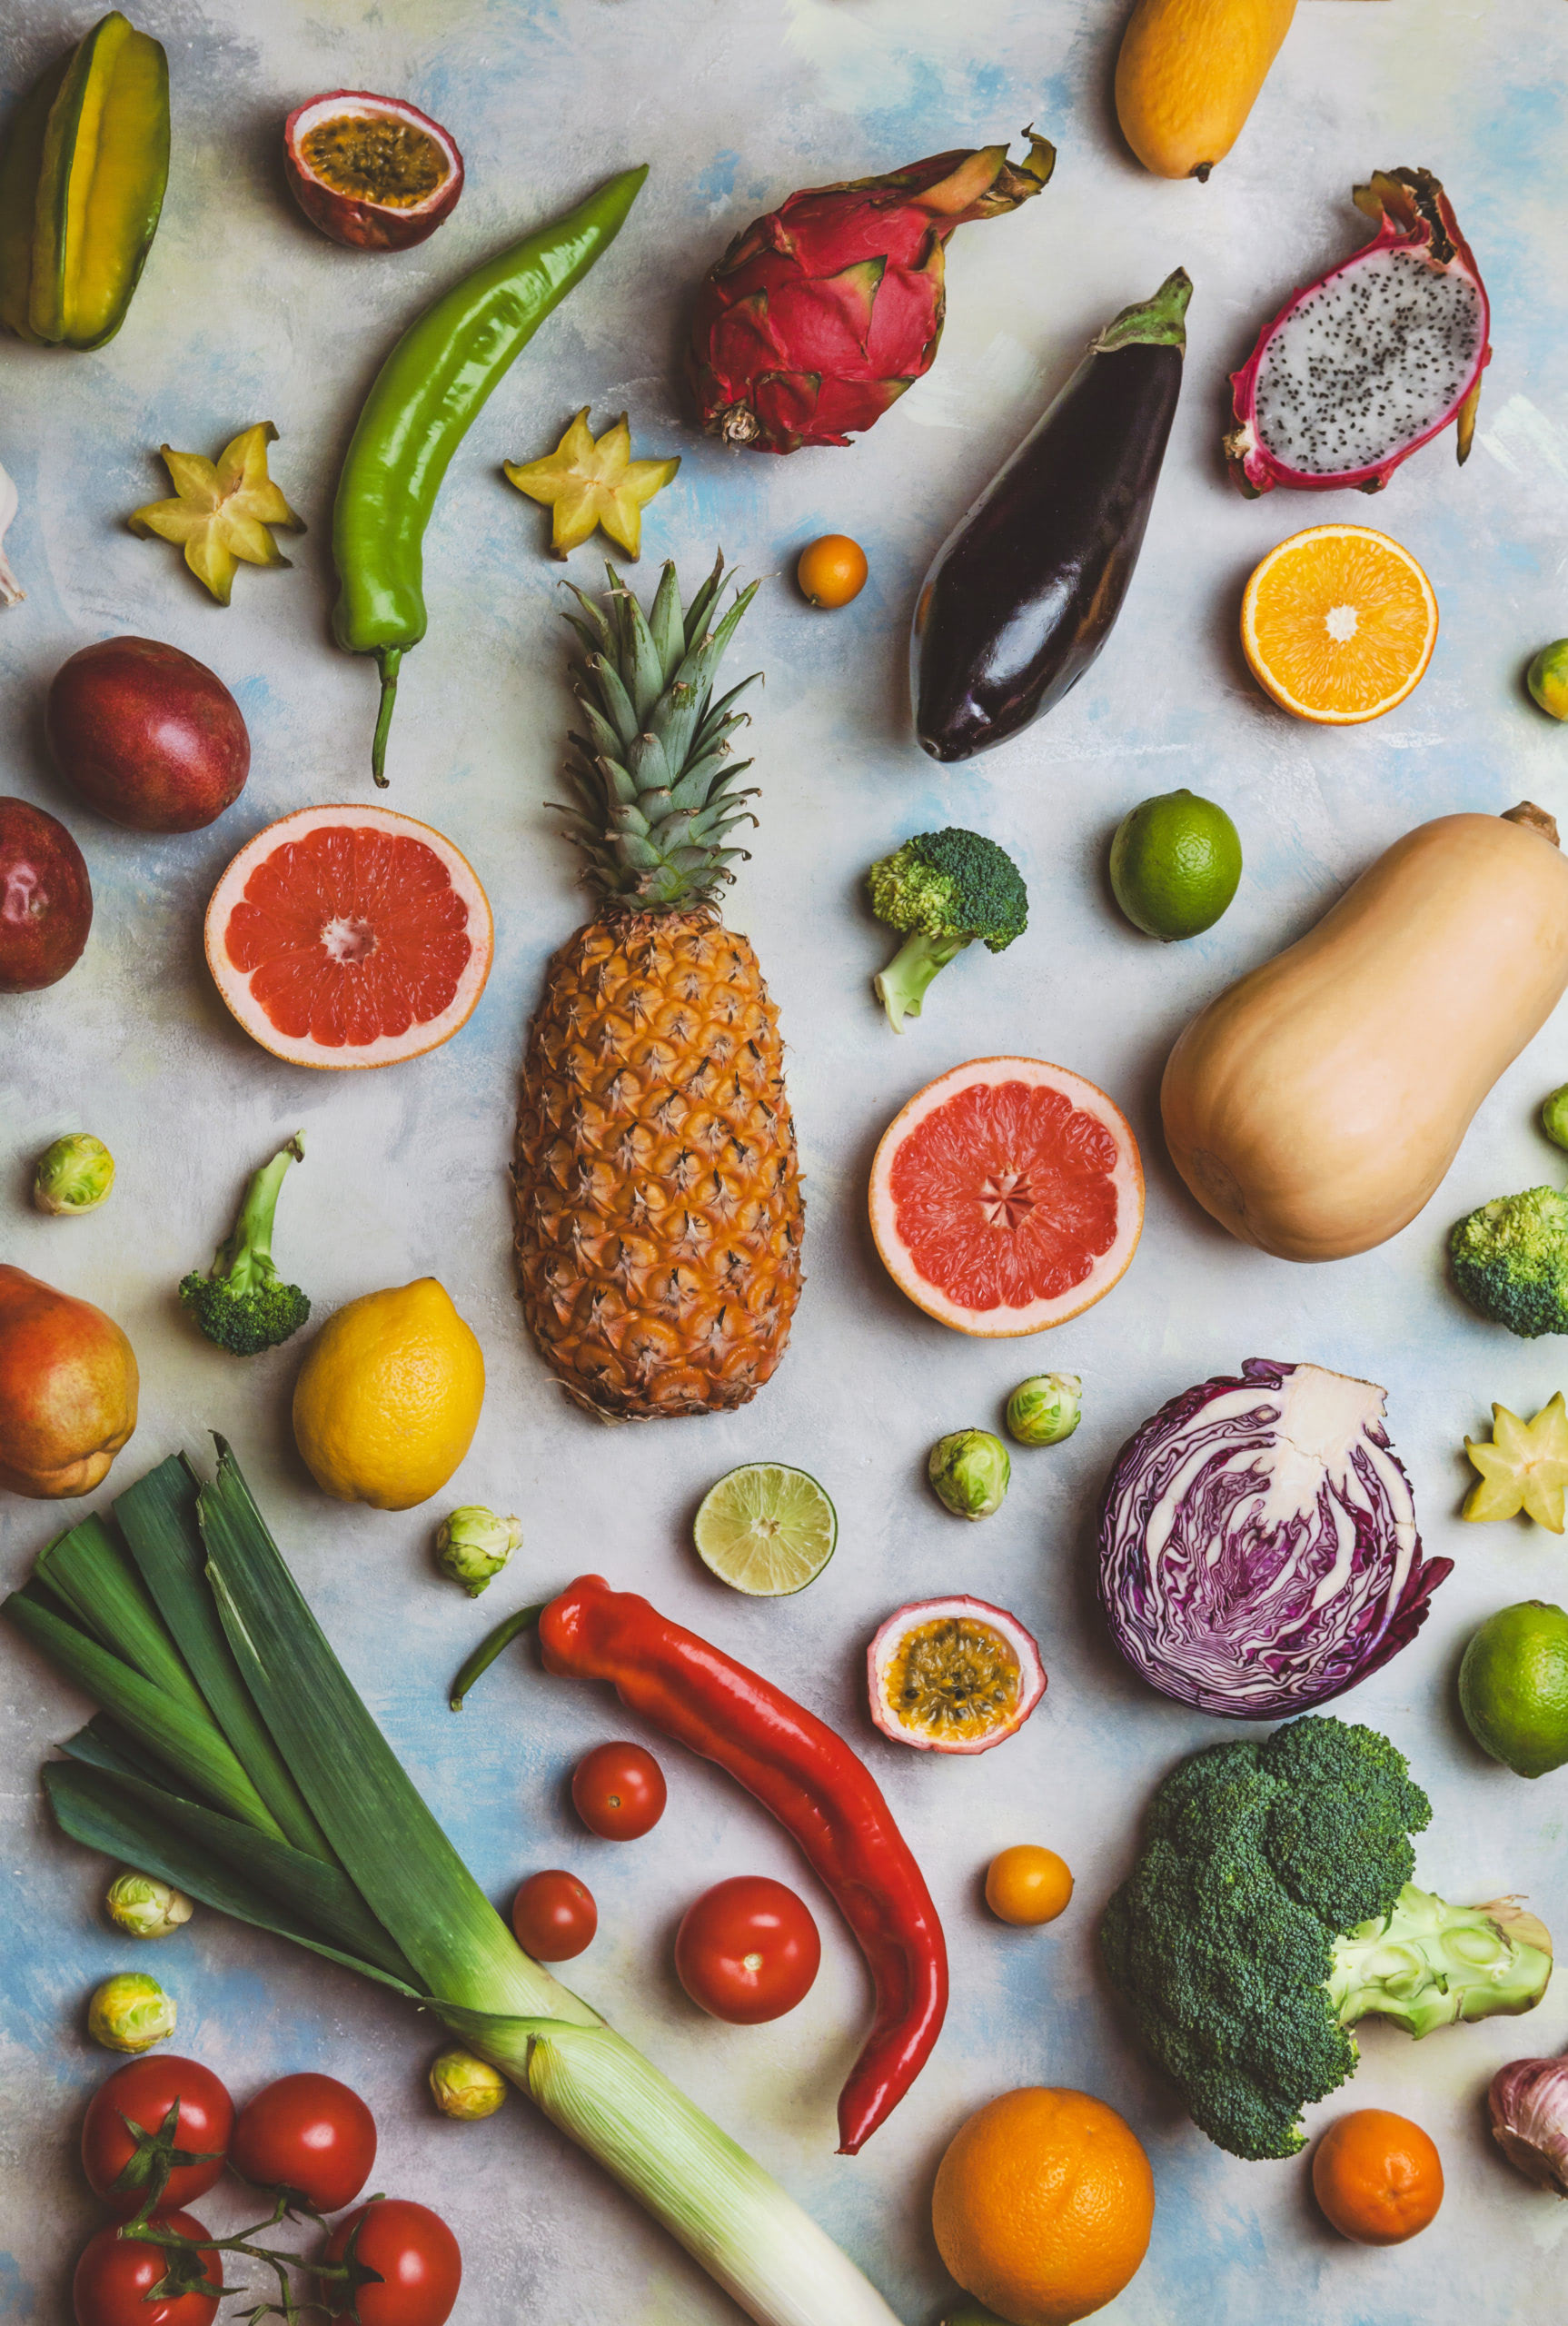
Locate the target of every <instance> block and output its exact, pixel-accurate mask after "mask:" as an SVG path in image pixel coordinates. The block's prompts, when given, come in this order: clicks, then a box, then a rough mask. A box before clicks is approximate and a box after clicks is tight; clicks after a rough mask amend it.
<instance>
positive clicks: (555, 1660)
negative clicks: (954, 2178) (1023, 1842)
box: [539, 1575, 948, 2156]
mask: <svg viewBox="0 0 1568 2326" xmlns="http://www.w3.org/2000/svg"><path fill="white" fill-rule="evenodd" d="M539 1637H540V1644H541V1647H542V1648H543V1650H544V1668H545V1670H546V1671H547V1672H556V1673H561V1674H565V1675H569V1676H570V1677H571V1678H573V1679H578V1680H608V1681H610V1683H611V1685H613V1687H614V1689H615V1692H616V1694H617V1695H619V1696H620V1701H621V1703H622V1704H623V1705H629V1706H630V1709H631V1710H632V1711H633V1712H636V1713H640V1714H641V1715H642V1717H643V1719H644V1720H646V1721H648V1722H649V1723H650V1725H652V1726H653V1727H655V1728H657V1729H659V1730H660V1732H661V1734H662V1735H666V1736H670V1737H673V1738H674V1739H675V1741H676V1743H677V1744H685V1745H687V1746H688V1747H689V1748H690V1750H691V1751H692V1752H693V1753H700V1754H701V1755H702V1757H703V1759H704V1760H708V1761H717V1762H718V1764H719V1767H720V1768H721V1769H727V1770H728V1771H729V1774H730V1775H731V1776H732V1777H734V1778H735V1779H736V1780H737V1782H738V1783H739V1784H743V1785H744V1786H745V1788H746V1790H747V1792H748V1793H749V1794H755V1796H756V1798H757V1799H758V1800H759V1802H760V1803H761V1804H762V1805H763V1807H764V1808H765V1809H769V1810H771V1812H772V1814H773V1815H774V1816H775V1817H776V1818H777V1819H778V1820H779V1824H781V1825H782V1826H783V1827H784V1829H785V1831H786V1832H787V1833H789V1834H792V1835H793V1837H794V1839H795V1840H796V1841H797V1842H798V1843H799V1845H800V1847H801V1849H802V1850H803V1851H804V1852H805V1854H806V1855H807V1857H808V1858H809V1861H810V1863H811V1865H812V1867H813V1868H814V1870H815V1872H816V1873H817V1874H818V1875H819V1877H820V1879H821V1881H822V1882H823V1883H824V1884H826V1886H827V1887H828V1889H829V1891H831V1893H832V1894H833V1899H834V1902H835V1904H837V1905H838V1907H839V1912H840V1913H842V1915H843V1917H844V1919H845V1921H846V1922H847V1923H849V1927H850V1929H851V1930H852V1931H853V1932H854V1933H855V1936H856V1938H857V1940H858V1942H859V1945H860V1951H861V1953H863V1954H864V1955H865V1957H866V1961H867V1963H868V1965H869V1966H870V1972H871V1978H872V1982H873V1984H874V1986H875V1988H876V1993H877V2016H876V2020H875V2022H874V2023H873V2025H872V2028H871V2033H870V2034H869V2035H868V2037H867V2039H866V2043H865V2045H864V2048H863V2049H862V2051H861V2053H860V2056H859V2058H858V2060H857V2061H856V2063H855V2064H854V2066H853V2068H851V2070H850V2071H849V2082H847V2083H846V2084H845V2086H844V2089H843V2091H842V2092H840V2093H839V2154H840V2155H841V2156H853V2155H854V2154H855V2152H856V2151H857V2150H858V2148H859V2147H860V2145H861V2143H862V2142H864V2141H867V2140H868V2139H869V2138H870V2136H871V2134H872V2133H873V2132H875V2131H876V2129H877V2127H878V2124H879V2123H881V2122H883V2120H884V2119H885V2118H886V2117H887V2116H888V2115H889V2114H890V2113H891V2112H892V2111H893V2109H895V2108H896V2107H897V2106H898V2102H899V2101H900V2100H901V2099H902V2098H903V2096H904V2094H905V2092H908V2089H909V2086H910V2085H911V2084H912V2083H913V2082H914V2081H915V2078H916V2077H917V2076H918V2074H919V2073H920V2070H921V2069H922V2067H924V2065H925V2063H926V2060H927V2057H928V2054H929V2052H930V2049H931V2046H932V2044H933V2043H935V2042H936V2040H937V2037H938V2033H940V2031H941V2025H942V2019H943V2015H944V2013H946V2011H947V2008H948V1950H947V1947H946V1945H945V1944H944V1943H943V1939H942V1925H941V1923H939V1922H938V1919H937V1909H936V1907H935V1906H934V1905H933V1904H932V1903H931V1894H930V1892H929V1891H928V1889H927V1887H926V1883H925V1877H924V1875H923V1874H921V1872H920V1869H919V1867H918V1865H917V1864H916V1863H915V1859H914V1855H913V1853H912V1852H911V1850H910V1848H909V1845H908V1843H907V1842H906V1841H905V1839H904V1837H903V1835H902V1834H900V1833H899V1831H898V1827H897V1825H895V1824H894V1823H893V1819H892V1814H891V1813H890V1811H889V1810H888V1804H887V1803H886V1802H885V1801H884V1800H883V1798H882V1794H881V1791H880V1788H879V1787H878V1784H877V1782H876V1779H875V1778H874V1777H873V1776H872V1774H871V1772H870V1771H869V1769H868V1768H867V1766H866V1764H865V1763H864V1762H863V1761H862V1760H861V1759H860V1758H859V1756H858V1754H855V1753H852V1752H851V1751H850V1749H849V1745H848V1744H845V1742H844V1740H843V1738H842V1737H841V1736H838V1735H835V1734H834V1732H833V1730H832V1729H830V1728H829V1727H828V1726H827V1725H826V1723H825V1722H823V1721H820V1720H819V1719H818V1718H817V1716H816V1715H815V1714H814V1713H809V1712H808V1711H807V1710H806V1708H805V1706H804V1705H798V1704H796V1703H795V1702H794V1700H793V1698H792V1697H789V1696H787V1695H785V1694H784V1692H783V1690H782V1689H781V1688H776V1687H774V1686H773V1685H772V1683H771V1682H770V1681H768V1680H764V1679H763V1678H761V1677H760V1675H759V1674H757V1673H755V1672H749V1671H748V1670H747V1668H746V1666H745V1665H743V1664H737V1663H736V1662H735V1660H734V1658H733V1657H732V1656H729V1655H724V1654H723V1652H722V1651H721V1650H720V1649H719V1648H717V1647H710V1645H709V1644H708V1642H707V1641H706V1640H701V1639H699V1638H698V1637H697V1636H696V1635H695V1634H694V1633H692V1632H689V1631H683V1630H682V1629H681V1627H680V1625H679V1624H672V1623H670V1621H669V1620H668V1618H667V1617H665V1616H663V1615H660V1613H659V1610H658V1609H657V1608H656V1607H652V1606H650V1605H649V1603H648V1601H647V1600H646V1599H640V1598H638V1597H637V1596H636V1595H635V1594H633V1593H631V1592H628V1591H611V1589H610V1585H608V1584H607V1583H606V1582H605V1581H604V1579H603V1577H602V1576H597V1575H582V1576H579V1577H578V1579H577V1581H576V1582H575V1583H571V1584H569V1585H567V1587H566V1589H565V1590H564V1591H563V1592H562V1593H561V1596H560V1597H559V1598H558V1599H552V1600H551V1603H550V1605H549V1606H548V1607H546V1608H545V1610H544V1612H543V1613H542V1615H541V1616H540V1619H539Z"/></svg>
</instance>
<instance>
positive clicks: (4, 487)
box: [0, 468, 27, 606]
mask: <svg viewBox="0 0 1568 2326" xmlns="http://www.w3.org/2000/svg"><path fill="white" fill-rule="evenodd" d="M15 514H16V488H15V485H14V484H13V483H12V482H11V479H10V478H9V477H8V476H7V475H6V473H5V470H4V469H3V468H0V606H15V605H19V604H20V603H21V601H22V600H23V599H24V598H25V596H26V594H27V592H26V591H25V590H24V588H23V587H22V584H21V583H20V582H18V581H17V579H16V576H15V573H13V572H12V571H11V568H10V566H9V565H8V564H7V563H6V562H5V531H6V528H7V526H8V525H9V524H10V522H11V520H12V518H13V517H14V516H15Z"/></svg>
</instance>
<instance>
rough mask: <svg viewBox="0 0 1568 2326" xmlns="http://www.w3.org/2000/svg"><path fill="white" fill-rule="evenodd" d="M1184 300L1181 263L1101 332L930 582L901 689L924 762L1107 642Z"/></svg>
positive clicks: (1012, 726)
mask: <svg viewBox="0 0 1568 2326" xmlns="http://www.w3.org/2000/svg"><path fill="white" fill-rule="evenodd" d="M1191 297H1192V284H1191V283H1190V281H1189V280H1188V278H1187V276H1186V273H1185V272H1184V271H1183V270H1182V269H1181V268H1180V267H1177V269H1176V273H1174V274H1172V275H1170V276H1168V277H1167V278H1166V281H1165V282H1164V283H1161V285H1160V287H1159V289H1158V290H1157V291H1156V293H1155V295H1154V297H1153V298H1152V299H1150V300H1148V301H1146V303H1144V304H1143V305H1142V306H1136V307H1125V308H1124V309H1123V310H1122V313H1120V314H1119V315H1118V316H1117V317H1116V321H1115V322H1114V323H1109V324H1107V327H1106V329H1105V330H1104V331H1103V332H1102V333H1100V335H1099V337H1098V338H1097V340H1095V341H1094V342H1093V343H1092V344H1091V346H1090V348H1089V352H1088V353H1087V355H1086V356H1085V358H1084V360H1083V362H1082V363H1080V364H1079V366H1078V368H1077V371H1076V372H1075V373H1073V376H1072V378H1071V379H1070V380H1069V381H1068V382H1067V386H1066V387H1065V388H1064V389H1063V390H1062V392H1061V393H1060V395H1059V396H1057V400H1056V402H1055V403H1053V404H1052V405H1051V407H1050V409H1049V411H1048V412H1047V413H1046V415H1045V417H1044V419H1042V420H1041V421H1039V422H1037V424H1036V426H1035V427H1034V428H1033V429H1032V430H1031V432H1030V433H1029V434H1028V435H1027V436H1026V437H1025V439H1024V441H1023V442H1022V443H1021V444H1020V445H1019V447H1018V449H1017V452H1015V453H1014V454H1013V457H1012V459H1011V460H1010V461H1009V462H1007V466H1006V468H1004V469H1003V470H1002V471H1001V472H1000V473H999V474H998V475H997V476H996V477H995V478H994V479H993V480H992V482H991V483H990V484H989V485H987V488H986V490H985V492H983V493H982V494H981V495H980V498H979V499H978V501H977V502H976V503H975V505H974V507H973V508H972V509H971V510H970V511H969V513H968V516H967V517H966V518H965V519H964V521H963V522H962V523H961V524H960V525H959V526H958V530H957V532H954V533H952V534H951V535H949V537H948V541H947V542H946V543H945V545H944V547H943V548H942V550H941V552H940V553H939V554H938V558H937V561H936V563H935V564H934V565H933V566H932V568H931V570H930V572H929V573H928V575H927V576H926V581H925V585H924V587H923V588H922V590H921V591H920V596H919V601H918V604H917V605H916V608H915V626H914V635H913V637H912V639H911V641H910V657H909V660H910V690H911V692H912V694H913V696H914V701H915V731H916V733H917V735H918V738H919V741H920V746H921V749H922V750H928V751H929V752H930V754H931V757H932V758H933V759H936V760H967V759H969V758H972V757H973V755H974V753H975V752H976V751H987V750H990V749H991V747H992V745H993V744H996V743H1005V742H1006V741H1007V739H1008V737H1009V736H1011V735H1017V733H1018V732H1019V731H1020V730H1022V729H1023V728H1025V727H1027V725H1028V724H1029V722H1030V721H1031V720H1035V719H1038V718H1039V717H1040V716H1041V714H1042V712H1044V711H1049V710H1050V709H1051V708H1052V706H1053V705H1054V704H1056V703H1058V702H1059V701H1061V699H1062V697H1063V695H1065V694H1066V693H1067V690H1068V688H1069V687H1072V686H1076V685H1077V681H1079V679H1081V678H1082V677H1083V674H1084V672H1085V671H1087V669H1088V667H1089V664H1090V663H1091V662H1092V661H1094V659H1095V656H1096V655H1097V653H1098V652H1099V651H1100V648H1101V647H1102V646H1103V645H1104V644H1105V642H1106V640H1107V637H1108V636H1109V635H1110V631H1111V625H1112V623H1113V622H1114V621H1116V616H1117V614H1118V613H1119V612H1120V611H1121V604H1122V600H1123V598H1124V597H1125V596H1126V589H1127V584H1128V582H1130V581H1131V580H1132V577H1133V568H1134V566H1135V565H1136V563H1137V555H1138V551H1139V549H1140V548H1141V546H1142V544H1143V537H1144V528H1145V526H1146V524H1147V523H1148V516H1149V510H1150V508H1151V506H1152V504H1153V502H1154V496H1155V487H1156V484H1157V483H1158V482H1159V474H1160V463H1161V462H1162V461H1163V460H1164V458H1165V449H1166V439H1167V438H1168V436H1169V435H1170V429H1171V422H1172V420H1173V418H1174V417H1175V415H1176V397H1177V395H1178V394H1179V393H1180V392H1181V376H1182V352H1183V350H1184V348H1185V347H1186V326H1185V322H1184V318H1185V316H1186V306H1187V301H1188V300H1189V299H1190V298H1191Z"/></svg>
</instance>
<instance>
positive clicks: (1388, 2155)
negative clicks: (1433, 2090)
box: [1312, 2108, 1443, 2245]
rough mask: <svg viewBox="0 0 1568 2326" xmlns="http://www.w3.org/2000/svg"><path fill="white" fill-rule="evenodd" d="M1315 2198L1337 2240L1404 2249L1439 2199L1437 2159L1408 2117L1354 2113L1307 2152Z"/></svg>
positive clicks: (1363, 2110)
mask: <svg viewBox="0 0 1568 2326" xmlns="http://www.w3.org/2000/svg"><path fill="white" fill-rule="evenodd" d="M1312 2186H1313V2193H1314V2194H1315V2197H1316V2199H1317V2202H1318V2203H1319V2204H1320V2205H1321V2206H1322V2207H1323V2210H1324V2212H1325V2213H1326V2214H1327V2216H1328V2218H1329V2220H1330V2221H1331V2222H1333V2224H1334V2226H1335V2229H1337V2230H1338V2232H1339V2233H1340V2235H1341V2236H1342V2237H1348V2238H1350V2239H1352V2240H1353V2241H1354V2242H1355V2244H1357V2245H1403V2244H1404V2241H1405V2239H1406V2238H1407V2237H1415V2236H1418V2235H1419V2234H1420V2232H1422V2231H1423V2230H1424V2228H1425V2227H1426V2225H1427V2223H1428V2222H1430V2221H1432V2220H1433V2218H1434V2215H1435V2214H1436V2212H1437V2208H1438V2206H1439V2205H1440V2204H1441V2203H1442V2202H1443V2159H1442V2158H1441V2157H1440V2156H1439V2155H1438V2153H1437V2149H1436V2146H1435V2144H1434V2142H1432V2141H1431V2140H1430V2139H1429V2138H1428V2136H1427V2134H1426V2133H1425V2132H1423V2131H1422V2129H1421V2127H1420V2125H1419V2124H1413V2123H1412V2122H1411V2121H1410V2119H1409V2117H1408V2116H1395V2115H1393V2114H1391V2113H1390V2112H1389V2111H1388V2110H1387V2109H1386V2108H1353V2109H1352V2110H1351V2112H1350V2113H1349V2115H1348V2116H1341V2117H1339V2118H1338V2119H1337V2120H1336V2121H1335V2122H1334V2123H1332V2124H1330V2126H1329V2128H1328V2130H1327V2132H1325V2134H1324V2136H1323V2138H1322V2139H1321V2140H1320V2141H1319V2142H1318V2143H1317V2147H1316V2148H1315V2151H1314V2152H1313V2159H1312Z"/></svg>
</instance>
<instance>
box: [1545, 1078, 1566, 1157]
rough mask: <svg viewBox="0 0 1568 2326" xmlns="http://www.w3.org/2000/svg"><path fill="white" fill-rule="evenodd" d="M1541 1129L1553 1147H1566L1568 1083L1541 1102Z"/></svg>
mask: <svg viewBox="0 0 1568 2326" xmlns="http://www.w3.org/2000/svg"><path fill="white" fill-rule="evenodd" d="M1541 1128H1542V1129H1543V1131H1544V1132H1545V1134H1546V1136H1547V1138H1549V1139H1550V1140H1551V1141H1552V1144H1553V1147H1568V1082H1565V1083H1564V1084H1563V1088H1561V1090H1553V1093H1552V1096H1551V1097H1550V1098H1546V1099H1543V1101H1542V1107H1541Z"/></svg>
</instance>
